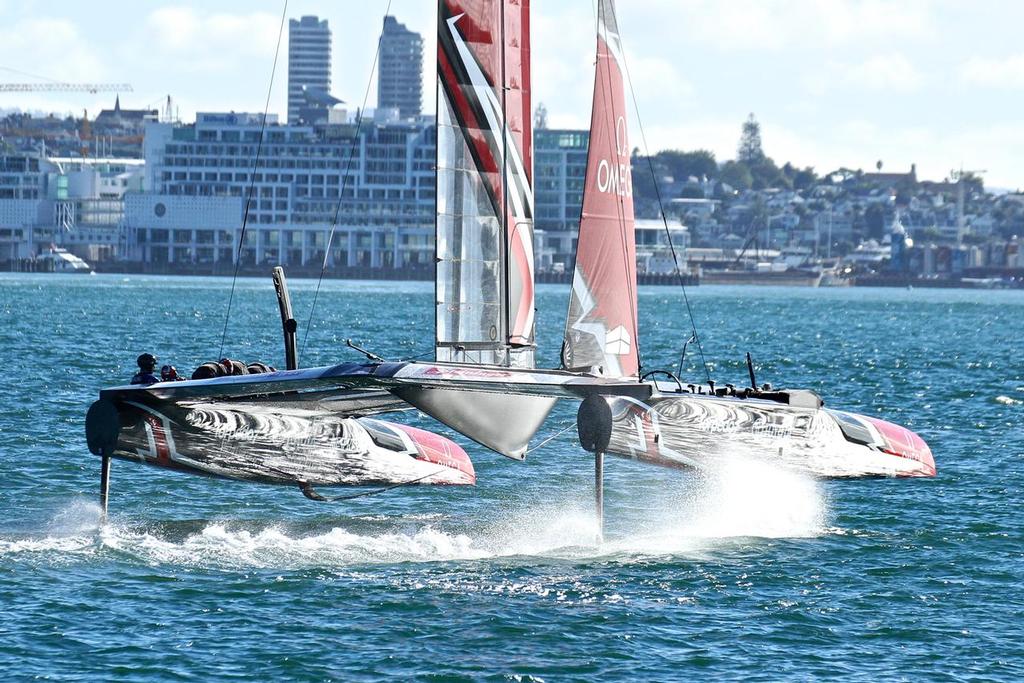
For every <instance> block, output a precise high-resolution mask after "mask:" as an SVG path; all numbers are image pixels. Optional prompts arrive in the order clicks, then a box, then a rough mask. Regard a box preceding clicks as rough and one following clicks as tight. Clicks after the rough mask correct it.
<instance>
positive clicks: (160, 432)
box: [86, 373, 476, 487]
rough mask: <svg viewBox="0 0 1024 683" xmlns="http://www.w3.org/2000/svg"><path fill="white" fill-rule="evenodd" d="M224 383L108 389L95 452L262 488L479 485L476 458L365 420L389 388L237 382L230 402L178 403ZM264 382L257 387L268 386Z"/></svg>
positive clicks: (419, 433) (408, 430)
mask: <svg viewBox="0 0 1024 683" xmlns="http://www.w3.org/2000/svg"><path fill="white" fill-rule="evenodd" d="M279 374H286V375H287V374H291V373H279ZM218 381H221V380H203V381H197V382H181V383H166V384H157V385H152V386H151V387H147V388H129V387H122V388H119V389H114V390H107V391H105V392H103V394H102V395H101V398H100V400H99V401H97V402H96V403H95V404H94V405H93V407H92V408H91V409H90V411H89V414H88V416H87V419H86V435H87V438H88V440H89V446H90V450H92V451H93V453H95V454H97V455H106V456H109V457H114V458H119V459H124V460H132V461H135V462H141V463H144V464H147V465H153V466H156V467H162V468H166V469H170V470H174V471H179V472H186V473H190V474H199V475H204V476H210V477H217V478H223V479H233V480H237V481H246V482H253V483H262V484H281V485H298V486H300V487H306V486H389V485H395V484H405V483H416V484H452V485H457V484H473V483H475V481H476V475H475V472H474V469H473V464H472V462H471V461H470V459H469V457H468V456H467V455H466V453H465V451H464V450H463V449H462V448H461V447H460V446H459V445H458V444H456V443H454V442H453V441H451V440H449V439H447V438H445V437H442V436H439V435H437V434H433V433H431V432H427V431H424V430H422V429H417V428H415V427H409V426H405V425H399V424H393V423H390V422H385V421H383V420H379V419H376V418H373V417H369V416H367V413H373V412H375V411H374V407H380V406H382V405H385V406H393V405H394V404H395V400H394V399H393V398H391V397H390V396H388V395H387V394H385V393H383V392H372V391H371V392H355V391H351V390H347V389H344V390H339V391H337V392H325V394H323V395H321V396H320V397H319V398H312V399H311V400H297V395H296V394H291V395H287V394H263V395H260V394H253V393H251V388H252V385H251V384H250V391H245V385H244V384H236V386H235V388H236V389H237V390H240V391H238V393H239V394H243V395H240V396H237V397H234V398H218V399H204V398H189V397H185V396H181V397H177V398H176V397H174V394H175V391H174V390H175V389H177V388H178V387H182V389H184V390H186V392H187V390H188V387H184V386H183V385H186V384H188V385H199V384H214V383H216V382H218ZM266 384H267V383H266V382H265V381H264V382H261V383H260V385H261V386H262V387H263V389H266ZM161 387H163V389H161ZM331 393H334V394H335V395H334V396H333V397H332V396H330V394H331ZM160 394H163V397H161V396H160ZM167 394H170V396H167ZM245 394H247V395H245ZM332 398H333V399H334V400H331V399H332ZM360 415H362V416H360Z"/></svg>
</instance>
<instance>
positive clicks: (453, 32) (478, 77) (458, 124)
mask: <svg viewBox="0 0 1024 683" xmlns="http://www.w3.org/2000/svg"><path fill="white" fill-rule="evenodd" d="M437 69H438V78H437V81H438V97H437V100H438V119H437V126H438V135H437V235H436V244H437V276H436V292H437V297H436V299H437V301H436V340H435V341H436V344H435V346H436V353H437V359H438V360H440V361H452V362H461V363H483V364H489V365H505V366H514V367H533V364H534V343H535V335H534V287H533V268H534V263H533V131H532V115H531V111H530V107H531V104H530V103H531V97H530V8H529V0H439V2H438V58H437Z"/></svg>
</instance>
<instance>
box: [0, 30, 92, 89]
mask: <svg viewBox="0 0 1024 683" xmlns="http://www.w3.org/2000/svg"><path fill="white" fill-rule="evenodd" d="M0 64H3V65H5V66H7V67H10V68H15V69H18V70H19V71H24V72H27V73H32V74H38V75H40V76H45V77H46V78H50V79H53V80H55V81H68V82H79V81H83V82H96V81H103V80H104V79H105V78H106V76H107V69H106V68H105V67H104V65H103V61H102V60H101V59H100V57H99V56H98V55H97V54H96V53H95V51H94V50H93V49H92V47H91V46H90V45H89V44H88V43H87V41H86V40H85V38H84V37H83V36H82V35H81V33H80V32H79V30H78V28H77V27H76V26H75V25H74V24H73V23H72V22H70V21H68V20H67V19H58V18H51V17H35V18H28V19H23V20H21V21H18V22H16V23H14V24H12V25H10V26H9V27H6V28H0ZM3 78H4V80H5V81H10V82H14V81H18V82H21V81H32V80H33V79H30V78H26V77H24V76H21V75H19V74H16V73H13V72H9V71H5V72H3Z"/></svg>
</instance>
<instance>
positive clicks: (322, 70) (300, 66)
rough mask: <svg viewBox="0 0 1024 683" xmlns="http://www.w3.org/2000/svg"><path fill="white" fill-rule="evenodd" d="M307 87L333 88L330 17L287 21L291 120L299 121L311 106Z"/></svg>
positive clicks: (318, 90) (316, 89)
mask: <svg viewBox="0 0 1024 683" xmlns="http://www.w3.org/2000/svg"><path fill="white" fill-rule="evenodd" d="M304 89H309V90H311V91H314V92H316V93H317V94H319V95H323V96H326V95H328V94H329V93H330V91H331V29H330V27H328V26H327V20H326V19H324V20H323V21H321V20H320V19H319V18H318V17H311V16H308V17H302V18H301V19H292V20H291V21H289V22H288V123H291V124H295V123H298V122H299V120H300V118H301V117H302V111H303V109H305V108H306V107H307V106H308V104H307V103H308V98H307V97H306V94H305V92H304Z"/></svg>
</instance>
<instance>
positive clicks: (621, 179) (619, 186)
mask: <svg viewBox="0 0 1024 683" xmlns="http://www.w3.org/2000/svg"><path fill="white" fill-rule="evenodd" d="M615 153H616V154H617V155H618V157H619V159H618V162H617V163H615V164H612V163H611V162H610V161H608V160H607V159H601V161H600V163H598V165H597V189H598V190H600V191H601V192H605V193H607V194H616V195H619V196H620V197H632V196H633V187H632V182H631V179H630V170H629V139H628V137H627V135H626V119H625V117H623V116H620V117H619V119H618V121H616V122H615Z"/></svg>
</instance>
